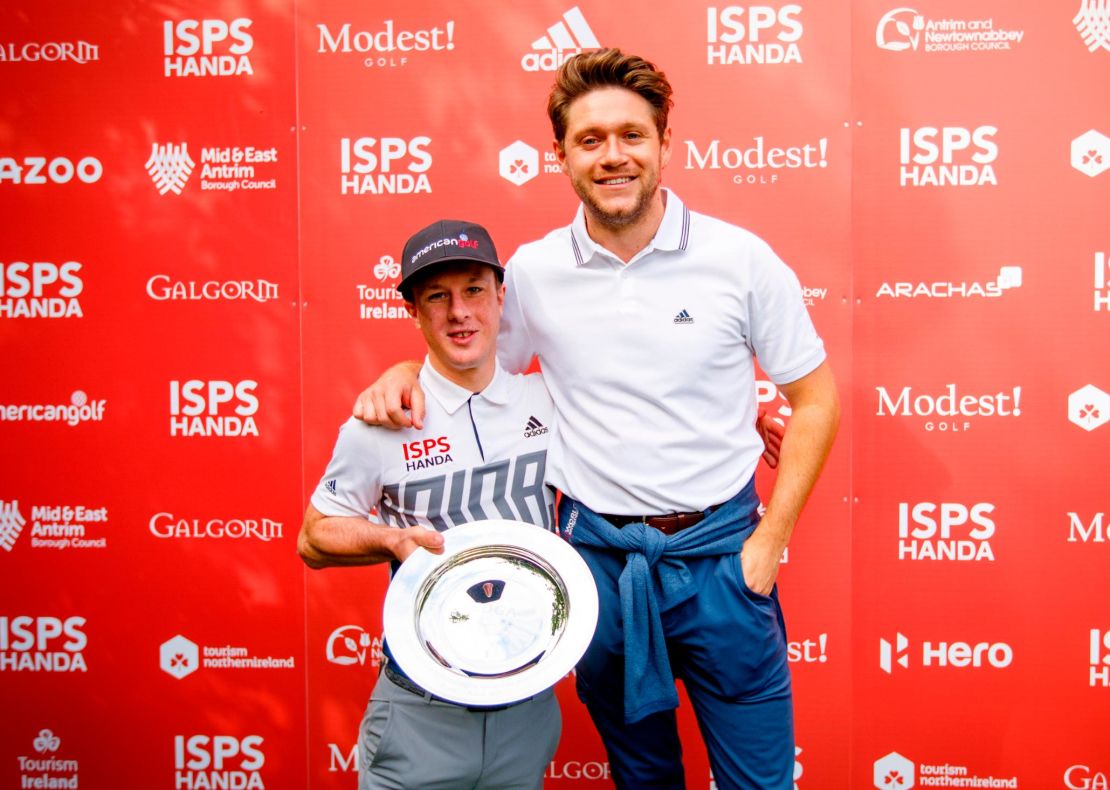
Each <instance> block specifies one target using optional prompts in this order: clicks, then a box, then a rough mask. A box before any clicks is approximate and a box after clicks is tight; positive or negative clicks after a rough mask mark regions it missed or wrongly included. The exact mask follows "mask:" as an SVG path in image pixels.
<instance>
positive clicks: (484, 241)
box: [397, 219, 505, 299]
mask: <svg viewBox="0 0 1110 790" xmlns="http://www.w3.org/2000/svg"><path fill="white" fill-rule="evenodd" d="M447 261H474V262H475V263H484V264H486V265H487V266H490V267H492V268H493V270H494V271H495V272H496V273H497V281H498V282H501V281H502V280H503V279H504V278H505V267H504V266H502V265H501V262H500V261H499V260H497V249H496V248H495V247H494V246H493V239H491V238H490V235H489V232H488V231H487V230H486V229H485V228H483V227H482V226H481V225H478V224H477V223H474V222H465V221H463V220H457V219H441V220H437V221H436V222H433V223H432V224H431V225H429V226H428V227H426V228H424V229H422V230H418V231H417V232H416V233H414V234H412V236H411V237H409V240H408V241H406V242H405V251H404V252H403V253H402V254H401V282H399V283H397V290H398V291H400V292H401V295H402V296H404V297H405V298H406V299H407V298H409V294H408V293H407V292H408V291H410V290H411V286H412V279H413V277H414V276H415V275H416V274H418V273H419V272H421V271H423V270H424V269H427V268H428V267H429V266H435V265H437V264H440V263H446V262H447Z"/></svg>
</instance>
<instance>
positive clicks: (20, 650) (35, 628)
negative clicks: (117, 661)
mask: <svg viewBox="0 0 1110 790" xmlns="http://www.w3.org/2000/svg"><path fill="white" fill-rule="evenodd" d="M85 623H86V620H85V618H84V617H77V616H72V617H66V618H61V617H52V616H38V617H30V616H27V615H18V616H16V617H8V616H3V617H0V672H88V670H89V668H88V665H87V664H86V663H85V655H84V650H85V647H86V646H87V645H88V644H89V638H88V636H87V635H86V634H85V631H84V627H85Z"/></svg>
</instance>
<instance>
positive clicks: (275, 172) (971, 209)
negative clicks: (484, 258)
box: [0, 0, 1110, 790]
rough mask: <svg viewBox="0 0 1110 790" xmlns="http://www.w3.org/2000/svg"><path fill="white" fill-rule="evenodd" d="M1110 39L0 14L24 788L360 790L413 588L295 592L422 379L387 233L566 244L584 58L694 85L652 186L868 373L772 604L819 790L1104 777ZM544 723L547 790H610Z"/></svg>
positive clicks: (1099, 28) (161, 12) (1075, 11)
mask: <svg viewBox="0 0 1110 790" xmlns="http://www.w3.org/2000/svg"><path fill="white" fill-rule="evenodd" d="M1088 5H1090V6H1092V8H1088ZM1094 5H1096V4H1094V3H1090V4H1088V3H1085V2H1081V0H1074V2H1069V3H1048V4H1041V3H1011V2H1001V0H996V1H994V2H977V3H957V2H954V1H952V2H940V0H932V1H931V2H929V3H927V4H915V5H914V6H913V7H912V8H910V7H905V6H900V5H898V4H896V3H884V2H875V0H866V1H865V0H856V2H851V3H849V2H827V3H804V4H803V3H783V2H770V1H769V2H766V3H764V4H760V5H735V6H725V5H721V4H715V5H708V4H700V5H699V4H690V3H686V2H681V3H680V2H677V0H672V1H669V2H668V1H663V0H656V1H655V2H651V3H647V4H640V5H638V6H635V7H627V6H623V5H613V4H606V3H601V2H581V3H579V4H578V5H577V6H575V5H571V4H570V3H569V2H538V1H537V2H531V3H527V4H524V5H520V4H517V5H504V4H492V3H489V4H485V3H482V4H478V3H475V4H463V5H459V4H457V3H447V2H438V1H437V2H425V3H419V4H413V3H407V4H406V3H397V2H377V3H373V4H367V3H357V2H353V1H352V0H344V1H343V2H338V1H336V2H325V1H324V0H303V1H302V2H293V0H274V1H273V2H253V3H252V2H166V3H161V4H156V5H147V4H136V3H131V2H106V3H101V4H98V5H96V6H95V7H89V6H87V5H84V4H82V5H78V4H76V3H72V2H56V3H50V4H32V3H19V2H17V3H14V4H12V3H9V4H7V5H6V6H5V8H4V9H3V10H0V73H2V74H3V78H4V80H3V82H4V85H5V90H4V92H3V95H2V97H0V102H2V106H3V115H2V121H0V216H2V217H3V223H4V224H3V227H4V232H3V234H2V236H0V347H2V349H3V360H4V370H5V373H6V375H5V376H4V378H3V381H2V382H0V431H2V435H3V448H4V450H3V454H4V475H3V479H2V482H0V563H2V564H3V566H4V568H3V599H2V606H0V684H2V688H3V694H4V699H5V700H6V715H5V716H4V717H2V721H0V786H4V787H9V786H10V787H20V786H33V785H30V784H24V782H31V781H34V780H36V779H41V778H43V777H45V779H46V780H58V779H67V780H68V779H70V778H72V777H74V776H77V777H78V778H79V782H80V786H82V787H93V788H113V787H152V788H153V787H208V786H214V785H215V786H220V785H219V783H220V782H223V783H225V784H226V785H227V786H231V787H267V788H285V787H289V788H293V787H312V788H331V787H336V788H338V787H353V786H354V781H355V779H354V771H355V762H354V760H355V757H354V745H355V738H356V736H357V727H358V722H359V719H360V717H361V714H362V710H363V708H364V706H365V703H366V699H367V695H368V693H369V690H370V688H371V686H372V684H373V682H374V678H375V675H376V671H377V667H378V650H379V649H380V638H381V611H380V610H381V602H382V596H383V592H384V589H385V585H386V583H387V574H386V572H385V570H384V569H383V568H380V567H379V568H369V569H359V570H350V569H343V570H329V571H325V572H307V571H304V570H303V569H302V566H301V564H300V563H299V561H298V560H297V558H296V556H295V554H294V543H295V538H296V533H297V529H298V528H299V523H300V517H301V514H302V513H303V508H304V504H305V502H306V499H307V495H308V493H309V492H310V491H311V489H312V487H313V486H314V485H315V483H316V480H317V478H318V476H319V475H320V473H321V472H322V471H323V468H324V465H325V463H326V461H327V458H328V457H329V454H330V452H331V447H332V443H333V441H334V438H335V434H336V430H337V428H338V425H339V424H340V423H341V422H342V420H343V419H344V418H345V417H346V415H347V413H348V411H349V408H350V404H351V402H352V400H353V398H354V396H355V394H356V393H357V392H358V391H359V390H360V389H362V387H364V386H365V385H366V384H367V383H368V382H369V381H371V380H372V379H373V378H374V377H375V376H376V375H377V373H378V372H379V371H380V370H381V369H382V368H384V367H385V366H386V365H388V364H389V363H391V362H393V361H395V360H397V359H401V358H407V357H413V356H415V355H417V354H418V353H419V349H420V342H419V336H418V334H417V333H416V331H415V330H414V329H413V327H412V326H411V325H410V324H409V323H408V322H407V321H406V320H405V319H404V318H403V313H402V311H401V304H400V302H399V300H398V298H397V296H396V295H395V294H394V293H393V291H392V286H393V284H394V283H395V282H396V279H397V264H396V261H397V259H398V257H399V253H400V249H401V246H402V244H403V242H404V240H405V238H406V237H407V236H408V235H409V234H410V233H411V232H412V231H413V230H415V229H417V228H419V227H421V226H423V225H424V224H427V223H428V222H430V221H431V220H432V219H435V218H437V217H441V216H451V217H458V218H467V219H472V220H476V221H478V222H481V223H483V224H484V225H486V226H487V227H488V228H489V229H490V230H491V231H492V233H493V235H494V237H495V239H496V240H497V242H498V244H499V247H500V250H501V253H502V255H503V257H505V258H507V257H508V256H509V255H510V254H511V253H512V251H513V249H514V248H515V247H516V245H518V244H520V243H522V242H524V241H528V240H530V239H533V238H536V237H538V236H540V235H542V234H544V233H546V232H547V231H548V230H549V229H551V228H552V227H555V226H557V225H562V224H566V223H567V222H569V220H570V218H571V216H572V214H573V211H574V209H575V205H576V204H575V199H574V196H573V193H572V192H571V190H570V189H568V185H567V183H566V182H565V179H564V177H563V176H562V175H561V174H559V173H558V172H557V169H556V168H554V167H552V164H553V162H552V161H551V160H550V157H549V152H550V150H551V145H550V127H549V125H548V122H547V119H546V117H545V114H544V105H545V99H546V94H547V90H548V88H549V86H550V84H551V80H552V72H553V70H554V68H555V66H556V64H557V63H558V62H559V60H560V59H561V58H563V57H565V56H566V55H567V54H569V53H571V52H573V51H576V49H577V48H578V47H589V46H596V45H598V44H600V45H607V46H608V45H615V46H620V47H622V48H624V49H625V50H627V51H634V52H638V53H641V54H643V55H645V56H647V57H649V58H651V59H654V60H656V61H657V62H658V63H659V64H660V65H661V66H662V67H663V68H664V69H665V70H666V72H667V74H668V76H669V77H670V79H671V81H672V83H673V85H674V88H675V96H676V106H675V110H674V113H673V114H672V127H673V137H672V156H671V161H670V165H669V167H668V168H667V170H666V172H665V175H664V180H665V182H666V183H667V184H668V185H669V186H671V187H672V188H673V189H675V190H676V191H677V192H678V193H679V194H680V195H681V196H682V198H683V199H684V200H685V201H686V202H687V203H688V204H689V205H690V206H692V207H693V208H694V209H696V210H699V211H703V212H705V213H709V214H713V215H716V216H719V217H722V218H724V219H726V220H729V221H731V222H734V223H736V224H739V225H742V226H745V227H748V228H750V229H751V230H753V231H755V232H756V233H758V234H760V235H761V236H763V237H764V238H766V239H767V240H768V241H769V242H770V243H771V244H772V245H773V246H774V247H775V249H776V250H777V251H778V252H779V254H780V255H781V256H782V257H783V258H784V259H785V260H786V261H787V262H788V263H789V264H790V265H791V266H792V267H793V268H794V270H795V271H796V272H797V273H798V276H799V278H800V279H801V282H802V285H803V287H804V288H805V293H806V298H807V300H808V301H809V303H810V305H811V314H812V315H813V318H814V321H815V322H816V324H817V326H818V328H819V330H820V331H821V333H822V335H823V336H824V338H825V340H826V343H827V346H828V349H829V352H830V359H831V361H832V364H833V367H834V369H835V371H836V373H837V377H838V380H839V382H840V387H841V393H842V398H843V401H844V404H845V415H844V420H843V423H842V427H841V433H840V437H839V439H838V442H837V444H836V447H835V448H834V451H833V454H832V457H831V458H830V461H829V464H828V467H827V470H826V472H825V474H824V476H823V478H822V480H821V482H820V484H819V486H818V488H817V490H816V491H815V493H814V495H813V499H812V500H811V503H810V505H809V507H808V508H807V511H806V513H805V516H804V518H803V523H802V524H801V525H800V527H799V529H798V531H797V533H796V535H795V538H794V540H793V542H792V544H791V546H790V549H789V554H788V556H787V557H786V562H785V563H784V565H783V568H782V574H781V594H782V598H783V602H784V606H785V608H786V612H787V617H788V622H789V630H790V638H791V640H792V642H791V659H792V662H793V663H792V666H793V676H794V684H795V691H796V701H795V707H796V713H797V745H798V749H797V752H798V753H797V764H796V767H795V779H796V784H797V786H798V787H799V788H802V790H804V788H835V787H849V786H850V787H862V788H866V787H879V788H888V787H889V788H908V787H910V786H915V785H916V786H941V785H942V784H944V783H945V782H947V781H949V778H950V777H955V778H956V779H964V780H968V781H969V782H970V781H972V780H976V779H978V780H981V781H982V782H985V783H987V784H985V785H983V786H1019V787H1027V788H1042V787H1070V788H1091V787H1098V786H1103V785H1105V782H1106V778H1105V777H1106V776H1110V756H1108V755H1110V752H1108V751H1107V749H1106V742H1105V733H1106V732H1107V730H1108V728H1110V713H1108V711H1110V696H1108V695H1110V638H1108V637H1107V634H1108V633H1110V593H1108V592H1107V586H1106V583H1105V581H1104V577H1105V573H1104V568H1105V564H1106V561H1107V551H1108V549H1107V548H1106V546H1107V544H1108V542H1110V536H1108V535H1107V530H1108V527H1110V522H1108V521H1106V520H1105V499H1104V486H1100V485H1099V482H1098V481H1099V479H1100V474H1099V472H1098V470H1099V469H1101V468H1102V466H1101V461H1102V459H1104V458H1105V457H1106V456H1107V450H1108V449H1110V428H1108V427H1105V426H1104V425H1103V423H1104V422H1106V421H1107V419H1108V418H1110V395H1107V394H1106V391H1108V390H1110V364H1107V362H1106V354H1105V351H1104V346H1105V342H1106V339H1107V327H1106V321H1107V320H1108V318H1107V314H1108V313H1110V286H1108V285H1107V283H1108V281H1110V272H1108V269H1107V263H1106V258H1107V253H1108V252H1110V237H1108V236H1107V230H1106V211H1107V206H1108V205H1110V202H1108V197H1110V174H1107V173H1105V172H1104V171H1105V170H1107V169H1110V139H1108V138H1107V135H1110V110H1108V109H1107V107H1108V105H1107V104H1106V102H1105V99H1104V96H1105V94H1106V91H1107V88H1108V86H1110V37H1108V34H1107V32H1106V30H1107V27H1106V24H1105V22H1100V21H1099V19H1098V17H1097V15H1098V10H1097V9H1096V8H1093V6H1094ZM40 6H41V7H40ZM761 397H762V398H763V399H764V400H765V402H766V405H767V407H768V408H769V409H770V410H771V411H772V412H776V413H779V414H780V415H781V416H782V417H783V418H784V419H786V418H788V415H789V411H788V409H787V408H786V404H785V401H783V400H782V398H781V396H779V395H778V394H777V393H776V392H775V390H774V388H773V387H772V386H770V385H769V384H766V385H765V387H764V389H763V391H762V393H761ZM758 482H759V486H760V489H761V491H763V492H764V493H766V492H767V491H769V487H770V485H771V483H772V477H771V473H770V472H769V471H768V470H766V469H762V470H761V471H760V473H759V480H758ZM559 693H560V699H561V700H562V703H563V708H564V720H565V725H566V726H565V727H564V733H563V739H562V743H561V745H560V748H559V752H558V754H557V755H556V759H555V761H554V762H553V763H552V764H551V766H550V769H549V771H548V779H547V784H549V785H550V786H552V787H560V786H571V785H574V786H577V785H584V784H588V783H594V782H601V783H602V784H604V783H605V780H606V779H607V776H608V773H607V771H608V767H607V765H606V763H605V756H604V752H603V750H602V748H601V746H600V743H599V741H598V738H597V736H596V734H595V732H594V730H593V727H592V725H591V724H590V722H589V718H588V717H587V716H586V715H585V712H584V710H583V708H582V707H581V706H580V704H579V703H578V701H577V700H576V699H575V696H574V692H573V684H572V682H571V681H570V680H569V679H568V680H566V681H564V682H563V683H562V684H561V685H560V687H559ZM680 713H681V726H682V735H683V738H684V743H685V746H686V753H687V764H688V779H689V784H690V786H691V787H701V788H708V787H711V786H712V779H711V777H710V775H709V770H708V766H707V763H706V760H705V753H704V749H703V748H702V746H701V744H700V739H699V738H698V735H697V729H696V724H695V722H694V720H693V717H692V715H691V713H690V710H689V707H688V706H684V707H683V708H682V709H681V712H680ZM1100 777H1101V779H1100ZM992 780H995V781H1001V782H1004V784H995V785H990V784H989V782H990V781H992ZM1099 781H1101V782H1102V783H1103V784H1102V785H1100V784H1098V782H1099ZM43 786H46V785H45V784H44V785H43Z"/></svg>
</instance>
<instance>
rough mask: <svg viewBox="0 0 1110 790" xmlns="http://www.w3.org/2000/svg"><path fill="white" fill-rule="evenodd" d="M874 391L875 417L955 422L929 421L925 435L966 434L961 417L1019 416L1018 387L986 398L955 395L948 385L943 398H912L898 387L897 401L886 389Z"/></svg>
mask: <svg viewBox="0 0 1110 790" xmlns="http://www.w3.org/2000/svg"><path fill="white" fill-rule="evenodd" d="M875 391H876V392H878V393H879V407H878V410H877V411H876V412H875V413H876V414H877V415H878V416H879V417H887V416H892V417H913V416H917V417H929V418H933V417H936V418H956V419H929V420H927V421H926V422H925V430H927V431H934V430H936V431H950V432H953V433H957V432H960V431H966V430H969V429H970V428H971V422H970V421H967V420H963V419H960V418H963V417H1020V416H1021V387H1013V388H1011V389H1010V391H1009V392H1002V391H999V392H996V393H993V394H986V395H958V394H957V391H956V385H955V384H948V385H947V386H946V387H945V392H944V394H943V395H927V394H926V395H915V394H914V392H913V388H912V387H902V389H901V390H900V391H899V392H898V395H897V397H892V394H891V393H890V392H889V391H888V390H887V388H886V387H875Z"/></svg>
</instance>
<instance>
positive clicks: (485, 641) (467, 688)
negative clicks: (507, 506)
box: [383, 519, 597, 705]
mask: <svg viewBox="0 0 1110 790" xmlns="http://www.w3.org/2000/svg"><path fill="white" fill-rule="evenodd" d="M443 538H444V550H443V553H442V554H433V553H431V552H429V551H426V550H425V549H417V550H416V551H415V552H413V553H412V554H411V555H410V556H409V557H408V559H406V560H405V561H404V562H403V563H402V564H401V567H400V569H399V570H398V571H397V573H395V574H394V576H393V580H392V581H391V582H390V584H389V589H388V591H387V592H386V596H385V613H384V616H383V625H384V630H385V637H386V640H387V641H388V642H389V649H390V651H392V653H393V657H394V658H395V659H396V661H397V663H398V665H400V668H401V669H402V670H404V672H405V674H407V675H408V676H409V677H410V678H412V680H413V681H415V682H416V683H418V684H419V685H420V686H422V687H423V688H425V689H426V690H428V691H430V692H431V693H432V694H434V695H436V696H437V697H442V698H443V699H446V700H450V701H452V702H457V703H460V704H463V705H505V704H508V703H510V702H517V701H518V700H522V699H527V698H528V697H531V696H533V695H534V694H538V693H539V692H541V691H543V690H544V689H546V688H549V687H550V686H553V685H555V683H557V682H558V681H559V679H560V678H562V677H563V676H564V675H565V674H567V672H569V671H570V670H571V668H572V667H573V666H574V665H575V663H577V661H578V659H579V658H581V657H582V654H583V653H584V652H585V651H586V647H587V645H589V643H590V639H591V638H593V634H594V627H595V626H596V625H597V588H596V587H595V586H594V580H593V576H592V575H591V574H590V570H589V568H587V567H586V563H585V562H583V561H582V558H581V557H579V556H578V552H577V551H575V550H574V549H573V548H571V546H570V545H569V544H568V543H567V542H566V541H564V540H563V539H562V538H560V537H558V536H557V535H555V534H554V533H551V532H548V531H547V530H545V529H543V528H541V527H537V526H535V525H533V524H527V523H525V522H523V521H509V520H505V519H490V520H488V521H475V522H473V523H471V524H464V525H461V526H458V527H453V528H452V529H449V530H447V531H446V532H444V533H443Z"/></svg>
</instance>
